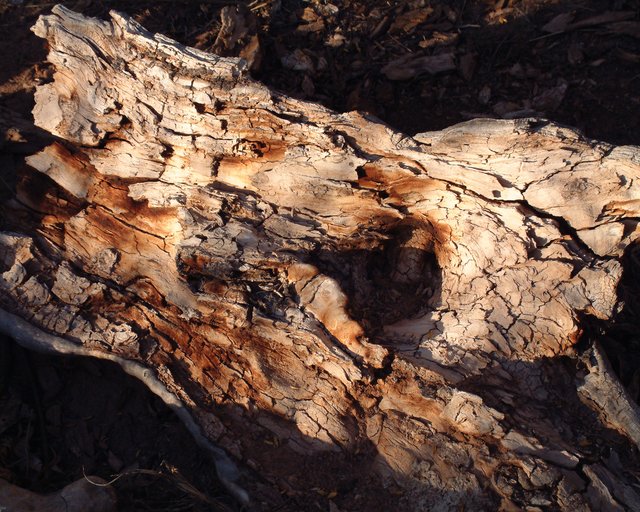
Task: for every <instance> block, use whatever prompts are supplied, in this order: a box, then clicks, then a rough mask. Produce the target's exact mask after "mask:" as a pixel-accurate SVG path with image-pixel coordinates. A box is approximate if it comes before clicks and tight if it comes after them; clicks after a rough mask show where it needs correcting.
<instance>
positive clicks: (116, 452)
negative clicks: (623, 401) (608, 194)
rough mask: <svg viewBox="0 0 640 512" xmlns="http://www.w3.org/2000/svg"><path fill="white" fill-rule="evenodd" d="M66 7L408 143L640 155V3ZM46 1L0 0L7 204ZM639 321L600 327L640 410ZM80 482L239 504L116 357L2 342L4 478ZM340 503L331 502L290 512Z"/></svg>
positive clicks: (144, 499) (40, 62)
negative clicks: (541, 141)
mask: <svg viewBox="0 0 640 512" xmlns="http://www.w3.org/2000/svg"><path fill="white" fill-rule="evenodd" d="M62 3H64V4H65V5H66V6H67V7H69V8H71V9H73V10H76V11H80V12H83V13H85V14H89V15H92V16H99V17H106V16H107V13H108V11H109V10H110V9H116V10H120V11H125V12H127V13H129V14H131V15H133V16H134V17H135V18H136V19H137V20H138V21H139V22H140V23H142V24H143V25H144V26H145V27H146V28H148V29H149V30H152V31H155V32H162V33H164V34H166V35H168V36H170V37H172V38H175V39H177V40H178V41H180V42H182V43H185V44H188V45H191V46H196V47H198V48H201V49H204V50H208V51H215V52H218V53H222V54H225V55H242V56H243V57H245V58H247V59H248V60H249V62H250V63H251V69H252V73H253V75H254V76H255V77H256V78H257V79H258V80H261V81H263V82H265V83H267V84H268V85H269V86H271V87H274V88H277V89H280V90H283V91H285V92H287V93H288V94H290V95H293V96H296V97H300V98H305V99H308V100H310V101H315V102H320V103H323V104H325V105H327V106H329V107H331V108H334V109H337V110H341V111H345V110H363V111H367V112H369V113H371V114H374V115H376V116H378V117H379V118H381V119H382V120H383V121H385V122H387V123H388V124H390V125H391V126H393V127H395V128H397V129H400V130H402V131H404V132H406V133H409V134H414V133H417V132H423V131H429V130H438V129H441V128H444V127H446V126H449V125H451V124H454V123H457V122H460V121H464V120H466V119H470V118H474V117H503V118H513V117H529V116H538V117H545V118H548V119H551V120H554V121H557V122H560V123H563V124H567V125H571V126H574V127H577V128H579V129H580V130H582V131H583V132H584V133H585V135H587V136H588V137H591V138H594V139H600V140H604V141H607V142H610V143H614V144H640V0H613V1H604V0H603V1H587V0H576V1H561V0H520V1H519V0H496V1H493V0H491V1H489V0H487V1H473V0H455V1H451V2H441V1H436V0H406V1H400V0H307V1H303V0H253V1H250V2H249V1H238V2H232V1H224V0H207V1H204V0H203V1H195V0H194V1H188V0H183V1H180V0H177V1H175V0H153V1H147V0H132V1H125V0H113V1H104V2H99V1H97V0H75V1H68V2H62ZM52 5H54V3H51V2H46V1H33V0H32V1H29V0H0V31H1V33H2V35H1V36H0V134H3V135H5V140H3V141H0V167H2V168H3V169H4V171H3V172H1V173H0V179H1V181H0V200H3V199H6V198H8V197H10V196H11V194H12V175H11V171H9V170H10V169H14V168H15V166H16V165H19V163H20V161H21V159H22V158H23V154H24V153H25V152H28V151H29V150H32V149H33V147H37V144H38V142H37V140H38V137H40V134H38V133H37V131H35V130H34V132H33V139H34V142H33V144H32V146H29V145H27V147H26V148H25V146H24V145H16V144H13V143H12V142H11V141H10V140H6V137H7V136H6V134H7V133H8V132H7V131H6V127H7V126H9V125H10V124H11V123H13V122H14V121H15V120H16V119H17V120H18V122H22V123H23V124H24V123H26V125H27V126H28V125H29V123H30V119H31V118H30V110H31V108H32V106H33V91H34V87H35V85H36V84H37V83H39V82H41V81H43V80H47V77H48V75H49V73H50V70H49V69H48V67H47V66H46V64H45V63H44V60H45V57H46V49H45V47H44V44H43V43H42V41H41V40H39V39H37V38H36V37H35V36H34V35H33V34H31V32H30V31H29V27H30V26H31V25H33V23H34V22H35V20H36V18H37V17H38V16H39V15H40V14H43V13H47V12H48V11H49V10H50V8H51V7H52ZM223 9H224V11H223ZM221 28H222V32H221ZM28 131H29V130H27V132H28ZM637 254H638V251H637V250H634V251H630V252H629V255H628V256H627V260H626V261H627V271H626V273H625V281H624V283H623V284H624V288H625V289H626V290H627V291H628V293H629V294H635V295H639V294H637V292H636V291H637V290H638V282H637V281H638V277H637V272H636V271H637V270H640V257H639V256H637ZM637 312H638V309H637V308H636V307H635V306H634V304H633V303H632V302H630V301H628V302H627V305H626V306H625V309H624V310H623V311H622V313H621V315H620V317H619V318H618V321H617V322H616V323H615V325H614V326H613V328H611V329H609V330H608V331H607V333H605V334H604V335H606V336H607V337H608V338H610V339H611V341H610V344H609V345H608V347H609V350H610V353H611V354H613V355H614V356H615V357H612V359H613V363H614V366H616V368H617V369H618V371H619V374H620V375H621V377H622V378H623V381H624V382H625V384H626V385H627V386H628V387H629V388H630V390H632V392H633V393H634V394H635V397H636V399H637V398H638V395H639V394H640V372H639V371H638V370H637V368H640V356H639V355H638V354H640V338H638V337H637V331H638V330H637V321H636V320H635V319H636V318H638V316H637ZM593 329H596V330H598V329H600V330H601V329H602V327H600V326H593ZM611 347H614V348H613V349H612V348H611ZM83 471H84V472H85V473H87V474H89V473H91V474H96V475H100V476H102V477H103V478H105V479H107V480H109V479H110V478H111V477H112V476H113V475H117V474H121V473H124V476H122V477H121V478H120V479H119V480H118V481H116V482H115V483H114V486H115V488H116V490H117V492H118V497H119V500H120V510H225V509H227V508H229V507H233V504H232V502H231V501H230V500H229V499H228V498H225V497H224V495H223V493H222V491H221V490H220V487H219V485H218V484H217V483H216V478H215V474H214V472H213V470H212V469H211V465H210V464H209V463H208V462H207V461H206V460H205V459H204V457H203V456H201V455H199V453H198V449H197V448H196V447H195V444H194V443H193V441H192V440H191V438H190V437H189V435H188V433H187V432H186V430H185V429H184V428H183V427H182V425H181V424H180V423H179V421H178V420H177V419H176V418H175V417H174V416H173V415H172V414H171V413H170V412H168V411H167V409H166V408H165V407H164V405H163V404H162V403H160V402H159V401H158V400H157V399H155V398H154V397H153V396H151V395H150V394H149V392H147V391H146V390H145V389H143V388H142V386H141V385H139V384H138V383H137V382H135V381H132V380H131V379H129V378H127V377H125V376H123V375H122V373H121V372H120V371H119V370H118V369H117V368H114V367H112V366H110V365H107V364H103V363H98V362H93V361H77V360H70V359H55V358H53V359H52V358H47V357H43V356H39V355H34V354H28V353H26V352H24V351H22V350H21V349H19V348H17V347H16V346H15V345H14V344H13V343H11V342H10V341H9V340H0V477H1V478H5V479H8V480H10V481H12V482H15V483H17V484H18V485H22V486H25V487H28V488H31V489H35V490H38V491H48V490H52V489H57V488H59V487H61V486H63V485H64V484H66V483H69V482H70V481H72V480H75V479H77V478H80V477H82V474H83ZM331 506H332V505H331V503H330V500H328V499H327V497H326V496H319V498H318V502H314V503H309V502H305V503H295V502H293V503H288V504H287V505H286V506H283V508H281V510H335V509H333V508H331Z"/></svg>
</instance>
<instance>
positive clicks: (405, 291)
mask: <svg viewBox="0 0 640 512" xmlns="http://www.w3.org/2000/svg"><path fill="white" fill-rule="evenodd" d="M111 18H112V19H111V21H108V22H104V21H98V20H95V19H89V18H85V17H83V16H81V15H78V14H75V13H73V12H71V11H68V10H66V9H64V8H63V7H56V8H54V10H53V14H51V15H49V16H45V17H41V18H40V20H39V21H38V23H37V24H36V26H35V27H34V31H35V33H36V34H37V35H39V36H41V37H43V38H46V39H47V41H48V43H49V47H50V53H49V57H48V59H49V61H50V62H51V63H52V64H53V65H54V66H55V70H56V71H55V74H54V77H53V81H52V82H51V83H48V84H45V85H42V86H39V87H38V90H37V92H36V103H37V104H36V107H35V109H34V117H35V121H36V124H37V125H38V126H39V127H41V128H44V129H46V130H47V131H49V132H51V133H52V134H53V135H55V136H56V137H58V138H59V139H58V140H57V141H56V142H54V143H53V144H51V145H49V146H48V147H46V148H45V149H44V150H42V151H41V152H39V153H37V154H35V155H33V156H30V157H29V158H28V159H27V163H28V167H26V168H25V169H24V171H23V172H22V174H21V176H20V180H19V183H18V192H17V198H16V200H15V201H13V202H11V203H10V204H9V205H8V206H7V207H6V208H5V213H6V220H5V224H7V225H8V226H9V227H8V228H7V230H6V231H5V232H4V233H2V234H1V235H0V244H1V249H0V251H1V252H0V254H1V255H2V258H0V262H2V263H1V264H2V269H1V271H2V274H1V277H0V305H1V306H2V308H3V309H4V311H3V312H2V314H0V328H1V329H2V330H3V331H4V332H7V333H9V334H11V335H13V336H14V337H16V338H18V339H19V341H20V342H22V343H24V344H26V345H30V344H31V345H38V346H39V347H40V348H49V349H51V350H53V351H57V350H59V351H63V352H69V351H70V352H73V353H78V354H86V355H92V356H99V357H107V358H110V359H114V360H117V361H119V362H121V364H123V365H124V366H125V367H126V368H128V369H129V371H131V372H132V373H134V374H136V375H138V376H140V377H141V378H142V379H143V380H146V381H147V382H148V383H149V385H150V386H152V387H153V388H154V389H155V390H156V392H158V393H159V394H160V395H162V396H164V397H165V399H166V400H168V401H169V402H170V403H172V404H173V406H174V407H175V408H176V409H177V410H179V411H180V413H181V414H182V416H183V418H184V419H185V421H187V423H188V424H190V425H191V428H192V430H193V431H194V432H195V433H196V434H197V435H199V436H200V438H201V441H202V444H203V446H207V447H209V448H210V449H211V450H212V453H213V455H214V458H215V459H216V460H217V462H218V465H219V472H220V474H221V476H222V478H223V480H224V481H225V482H226V483H227V485H228V486H229V487H230V488H231V489H232V490H233V491H234V493H235V494H236V495H237V496H238V497H239V499H242V500H246V499H249V498H250V499H252V501H253V503H254V505H255V506H256V507H257V508H259V507H260V506H261V505H260V504H261V503H263V502H264V503H266V504H267V505H273V504H274V503H277V502H278V499H280V498H279V497H278V496H277V495H275V494H273V493H269V491H268V486H265V485H264V483H265V482H266V483H268V484H269V486H271V488H272V489H273V488H275V489H279V490H280V491H281V492H283V493H285V494H289V495H291V496H298V497H300V496H302V497H303V498H304V497H305V496H309V495H312V494H314V493H315V492H317V491H318V492H323V493H324V494H325V495H328V496H329V497H331V498H332V499H333V500H334V501H335V503H337V504H338V506H340V507H343V508H344V509H345V510H360V509H362V508H363V505H362V504H363V503H365V501H366V499H367V497H366V496H365V494H366V493H369V494H370V492H371V491H370V490H371V489H372V485H378V483H379V484H381V485H379V487H376V489H377V491H378V498H376V499H383V498H384V500H388V501H389V503H393V501H394V500H395V501H396V502H397V504H398V506H400V505H402V507H404V509H407V510H452V509H458V508H469V509H473V510H479V509H491V510H495V509H497V508H501V509H504V510H510V509H517V508H519V507H525V508H527V507H528V509H529V510H538V509H540V508H541V507H542V508H545V507H551V508H560V509H562V510H589V509H592V510H605V509H607V510H622V509H625V508H627V509H635V510H638V509H640V496H639V495H638V493H637V492H636V490H635V488H636V480H637V477H636V476H635V475H636V474H637V473H635V472H637V471H638V469H640V460H639V457H638V451H637V447H638V445H639V444H640V421H639V416H638V408H637V406H636V405H635V403H633V402H632V401H631V400H630V399H629V398H628V396H627V393H626V392H625V390H624V388H623V387H622V386H621V385H620V384H619V383H618V381H617V378H616V376H615V375H614V374H613V373H612V372H611V370H610V368H609V366H608V363H607V361H606V357H605V356H604V353H603V351H602V350H601V349H600V348H599V347H598V343H597V340H595V339H592V338H590V337H588V336H587V335H585V334H584V332H583V330H584V329H583V326H584V319H585V318H589V317H595V318H597V319H600V320H604V321H606V320H608V319H610V318H612V316H613V315H614V314H615V313H616V308H617V307H619V301H618V299H617V295H616V287H617V285H618V282H619V280H620V278H621V274H622V265H621V256H622V254H623V252H624V251H625V249H626V248H627V247H628V246H629V245H630V244H632V243H633V242H634V241H635V240H636V239H637V236H638V229H637V224H638V220H637V219H638V217H639V216H640V185H639V178H640V150H639V149H638V148H637V147H613V146H611V145H608V144H605V143H599V142H595V141H591V140H586V139H585V138H583V137H582V136H581V135H580V134H578V133H576V132H575V131H573V130H571V129H568V128H564V127H560V126H557V125H554V124H552V123H549V122H547V121H543V120H534V119H526V120H514V121H497V120H476V121H472V122H468V123H464V124H461V125H456V126H453V127H451V128H449V129H446V130H443V131H441V132H434V133H423V134H419V135H416V136H414V137H408V136H405V135H403V134H401V133H397V132H395V131H393V130H392V129H391V128H389V127H387V126H385V125H384V124H382V123H381V122H379V121H377V120H376V119H373V118H371V117H370V116H367V115H366V114H361V113H357V112H350V113H345V114H338V113H335V112H332V111H330V110H328V109H326V108H324V107H322V106H319V105H315V104H312V103H307V102H303V101H299V100H296V99H293V98H290V97H287V96H285V95H283V94H280V93H278V92H276V91H272V90H269V89H268V88H266V87H265V86H263V85H261V84H259V83H257V82H255V81H253V80H252V79H251V78H250V77H249V76H248V73H247V71H246V66H245V64H244V62H243V61H242V60H238V59H234V58H225V57H218V56H214V55H210V54H206V53H203V52H200V51H198V50H195V49H192V48H186V47H184V46H182V45H180V44H178V43H176V42H175V41H172V40H170V39H168V38H166V37H164V36H162V35H157V34H156V35H154V34H150V33H148V32H147V31H145V30H144V29H143V28H142V27H140V26H139V25H138V24H137V23H135V22H134V21H133V20H132V19H130V18H128V17H127V16H125V15H122V14H118V13H112V14H111ZM34 340H35V341H34ZM578 343H579V344H580V345H579V348H577V344H578ZM163 386H164V387H163ZM165 388H166V389H165ZM198 431H200V432H201V433H199V432H198ZM211 443H213V444H211ZM215 446H221V447H222V448H224V449H225V450H226V451H227V453H229V454H230V455H231V456H232V457H233V458H235V459H236V460H237V461H238V463H239V466H240V468H241V471H242V472H243V473H244V477H243V478H240V480H238V478H237V477H238V475H236V474H235V471H234V468H233V464H232V463H231V462H230V459H228V458H227V457H226V455H225V454H224V453H223V452H222V451H221V450H220V449H218V448H216V447H215ZM250 473H251V475H250ZM261 482H262V483H261ZM243 488H244V489H246V490H247V491H248V494H245V491H244V490H243ZM398 490H400V491H401V492H397V491H398ZM382 497H383V498H382ZM386 508H387V509H388V507H386Z"/></svg>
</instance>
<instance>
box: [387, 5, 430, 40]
mask: <svg viewBox="0 0 640 512" xmlns="http://www.w3.org/2000/svg"><path fill="white" fill-rule="evenodd" d="M432 12H433V9H432V8H431V7H422V8H419V9H413V10H412V11H409V12H405V13H404V14H401V15H400V16H398V17H397V18H396V19H395V21H394V22H393V23H392V24H391V27H390V28H389V31H390V32H392V33H393V32H400V31H403V32H406V33H407V34H408V33H410V32H412V31H413V30H415V28H416V27H417V26H418V25H420V24H421V23H424V22H425V21H427V19H428V18H429V16H430V15H431V13H432Z"/></svg>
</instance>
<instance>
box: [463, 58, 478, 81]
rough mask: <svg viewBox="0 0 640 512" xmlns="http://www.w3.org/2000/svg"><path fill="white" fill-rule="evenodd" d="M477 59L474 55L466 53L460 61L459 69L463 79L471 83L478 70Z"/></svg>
mask: <svg viewBox="0 0 640 512" xmlns="http://www.w3.org/2000/svg"><path fill="white" fill-rule="evenodd" d="M476 64H477V58H476V55H475V54H474V53H465V54H464V55H463V56H462V57H460V59H459V61H458V69H459V71H460V74H461V75H462V77H463V78H464V79H465V80H467V81H469V80H471V78H473V72H474V71H475V70H476Z"/></svg>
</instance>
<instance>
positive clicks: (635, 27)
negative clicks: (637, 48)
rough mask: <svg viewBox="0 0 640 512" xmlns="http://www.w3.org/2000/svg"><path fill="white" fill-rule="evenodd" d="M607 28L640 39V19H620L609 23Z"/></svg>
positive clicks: (615, 32)
mask: <svg viewBox="0 0 640 512" xmlns="http://www.w3.org/2000/svg"><path fill="white" fill-rule="evenodd" d="M607 30H608V31H610V32H613V33H614V34H621V35H625V36H631V37H635V38H636V39H640V21H619V22H617V23H610V24H608V25H607Z"/></svg>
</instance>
